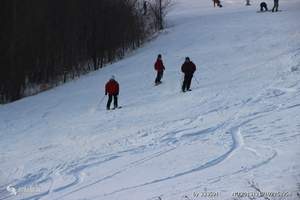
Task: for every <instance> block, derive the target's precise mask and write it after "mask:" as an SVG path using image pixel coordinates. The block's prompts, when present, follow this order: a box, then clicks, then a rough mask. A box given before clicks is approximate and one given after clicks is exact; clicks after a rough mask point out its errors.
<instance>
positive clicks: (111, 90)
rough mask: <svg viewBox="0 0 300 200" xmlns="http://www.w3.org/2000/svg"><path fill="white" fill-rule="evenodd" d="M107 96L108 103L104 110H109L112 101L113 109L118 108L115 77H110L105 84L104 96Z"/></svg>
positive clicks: (117, 90)
mask: <svg viewBox="0 0 300 200" xmlns="http://www.w3.org/2000/svg"><path fill="white" fill-rule="evenodd" d="M107 94H108V101H107V104H106V109H107V110H110V104H111V102H112V99H114V108H113V109H116V108H118V95H119V83H118V82H117V81H116V80H115V76H112V77H111V78H110V80H109V81H108V82H107V83H106V84H105V95H106V96H107Z"/></svg>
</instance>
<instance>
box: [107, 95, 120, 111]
mask: <svg viewBox="0 0 300 200" xmlns="http://www.w3.org/2000/svg"><path fill="white" fill-rule="evenodd" d="M112 99H114V108H117V107H118V95H112V94H109V95H108V101H107V104H106V109H107V110H109V109H110V104H111V102H112Z"/></svg>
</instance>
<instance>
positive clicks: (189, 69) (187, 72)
mask: <svg viewBox="0 0 300 200" xmlns="http://www.w3.org/2000/svg"><path fill="white" fill-rule="evenodd" d="M181 71H182V72H183V73H184V81H183V84H182V92H185V91H191V89H190V87H191V82H192V78H193V75H194V72H195V71H196V65H195V64H194V63H193V62H192V61H191V60H190V58H189V57H186V58H185V62H184V63H183V64H182V66H181Z"/></svg>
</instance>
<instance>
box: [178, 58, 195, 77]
mask: <svg viewBox="0 0 300 200" xmlns="http://www.w3.org/2000/svg"><path fill="white" fill-rule="evenodd" d="M181 71H182V72H183V73H184V74H186V75H193V74H194V72H195V71H196V65H195V64H194V63H193V62H192V61H190V62H184V63H183V65H182V66H181Z"/></svg>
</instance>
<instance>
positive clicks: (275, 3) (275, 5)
mask: <svg viewBox="0 0 300 200" xmlns="http://www.w3.org/2000/svg"><path fill="white" fill-rule="evenodd" d="M278 6H279V0H274V6H273V9H272V12H274V11H275V12H277V11H278Z"/></svg>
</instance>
